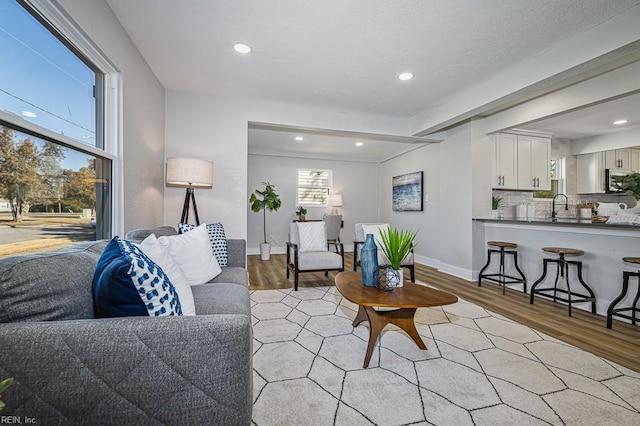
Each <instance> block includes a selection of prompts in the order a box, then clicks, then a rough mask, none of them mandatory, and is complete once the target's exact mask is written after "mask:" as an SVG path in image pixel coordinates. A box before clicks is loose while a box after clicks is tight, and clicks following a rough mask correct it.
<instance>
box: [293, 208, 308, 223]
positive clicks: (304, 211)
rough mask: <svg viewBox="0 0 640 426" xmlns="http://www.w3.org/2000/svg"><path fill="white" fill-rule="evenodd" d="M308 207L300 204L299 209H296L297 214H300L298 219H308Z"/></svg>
mask: <svg viewBox="0 0 640 426" xmlns="http://www.w3.org/2000/svg"><path fill="white" fill-rule="evenodd" d="M306 215H307V209H305V208H304V207H302V206H298V210H296V216H298V220H300V221H304V220H305V219H306Z"/></svg>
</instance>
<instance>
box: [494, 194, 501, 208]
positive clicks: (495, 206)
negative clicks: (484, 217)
mask: <svg viewBox="0 0 640 426" xmlns="http://www.w3.org/2000/svg"><path fill="white" fill-rule="evenodd" d="M501 203H502V197H498V196H496V195H494V196H492V197H491V210H498V207H500V204H501Z"/></svg>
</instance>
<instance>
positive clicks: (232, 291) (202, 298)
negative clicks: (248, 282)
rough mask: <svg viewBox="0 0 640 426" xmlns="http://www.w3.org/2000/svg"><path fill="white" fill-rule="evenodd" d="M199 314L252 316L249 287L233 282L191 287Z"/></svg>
mask: <svg viewBox="0 0 640 426" xmlns="http://www.w3.org/2000/svg"><path fill="white" fill-rule="evenodd" d="M191 289H192V290H193V298H194V300H195V303H196V314H197V315H214V314H242V315H246V316H248V317H251V299H250V298H249V289H248V288H247V287H243V286H239V285H237V284H231V283H210V284H201V285H195V286H193V287H191Z"/></svg>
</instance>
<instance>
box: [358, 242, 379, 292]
mask: <svg viewBox="0 0 640 426" xmlns="http://www.w3.org/2000/svg"><path fill="white" fill-rule="evenodd" d="M360 268H361V269H362V284H363V285H364V286H366V287H377V286H378V284H379V283H380V269H379V265H378V247H377V246H376V243H375V241H374V240H373V234H367V236H366V238H365V240H364V244H363V245H362V249H361V250H360Z"/></svg>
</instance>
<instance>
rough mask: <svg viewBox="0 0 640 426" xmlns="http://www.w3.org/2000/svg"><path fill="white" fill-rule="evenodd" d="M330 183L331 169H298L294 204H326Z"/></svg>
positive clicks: (317, 205)
mask: <svg viewBox="0 0 640 426" xmlns="http://www.w3.org/2000/svg"><path fill="white" fill-rule="evenodd" d="M331 184H332V173H331V170H317V169H298V180H297V191H296V193H297V202H296V204H298V205H304V206H311V207H324V206H327V203H328V200H329V193H330V192H331Z"/></svg>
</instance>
